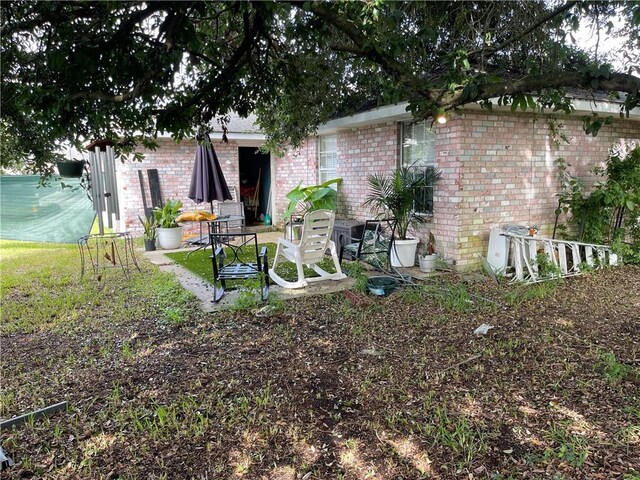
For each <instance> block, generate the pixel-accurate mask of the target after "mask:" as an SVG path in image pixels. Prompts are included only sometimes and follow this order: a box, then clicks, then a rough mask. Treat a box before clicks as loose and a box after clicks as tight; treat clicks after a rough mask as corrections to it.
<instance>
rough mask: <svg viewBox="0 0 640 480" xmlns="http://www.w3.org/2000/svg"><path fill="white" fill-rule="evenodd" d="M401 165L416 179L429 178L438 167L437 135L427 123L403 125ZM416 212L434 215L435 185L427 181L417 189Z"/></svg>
mask: <svg viewBox="0 0 640 480" xmlns="http://www.w3.org/2000/svg"><path fill="white" fill-rule="evenodd" d="M401 128H402V148H401V149H400V165H401V166H403V167H407V168H409V169H411V170H412V171H413V172H414V174H415V175H416V177H420V178H425V179H426V178H428V176H429V174H431V173H433V171H434V170H435V167H436V163H435V162H436V149H435V143H436V135H435V132H433V130H431V128H430V127H429V126H427V123H426V122H418V123H403V124H401ZM413 208H414V210H415V211H416V212H417V213H421V214H425V215H431V214H432V213H433V185H429V183H428V182H427V181H425V183H424V185H422V186H421V187H419V188H417V189H416V192H415V200H414V206H413Z"/></svg>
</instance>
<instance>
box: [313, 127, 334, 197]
mask: <svg viewBox="0 0 640 480" xmlns="http://www.w3.org/2000/svg"><path fill="white" fill-rule="evenodd" d="M337 173H338V136H337V135H323V136H321V137H320V145H319V149H318V180H319V182H318V183H324V182H326V181H327V180H332V179H334V178H337V176H338V175H337ZM332 186H333V187H334V188H336V187H335V185H332Z"/></svg>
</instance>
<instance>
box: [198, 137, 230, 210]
mask: <svg viewBox="0 0 640 480" xmlns="http://www.w3.org/2000/svg"><path fill="white" fill-rule="evenodd" d="M189 198H190V199H191V200H193V201H194V202H196V203H202V202H213V201H214V200H217V201H219V202H223V201H225V200H231V199H232V197H231V192H230V191H229V187H228V186H227V181H226V180H225V179H224V174H223V173H222V168H221V167H220V162H219V161H218V156H217V155H216V151H215V150H214V148H213V144H212V143H211V138H209V135H208V134H205V136H204V139H202V140H200V141H198V148H197V149H196V161H195V162H194V164H193V173H192V174H191V186H190V187H189Z"/></svg>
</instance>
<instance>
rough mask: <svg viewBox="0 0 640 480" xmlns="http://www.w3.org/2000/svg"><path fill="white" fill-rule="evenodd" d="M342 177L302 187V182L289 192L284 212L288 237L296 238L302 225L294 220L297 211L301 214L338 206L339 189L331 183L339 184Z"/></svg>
mask: <svg viewBox="0 0 640 480" xmlns="http://www.w3.org/2000/svg"><path fill="white" fill-rule="evenodd" d="M340 182H342V178H334V179H332V180H327V181H326V182H324V183H321V184H319V185H310V186H308V187H302V186H301V185H302V183H300V184H299V185H298V186H297V187H296V188H294V189H293V190H291V191H290V192H289V193H287V195H286V196H287V199H288V200H289V204H288V205H287V210H286V211H285V212H284V215H283V217H284V219H285V222H286V226H285V228H286V229H287V237H288V238H294V236H295V232H296V230H297V229H299V228H300V227H301V225H302V224H301V222H296V221H292V215H293V214H294V212H297V213H298V214H299V215H304V214H305V213H308V212H312V211H314V210H323V209H324V210H333V211H334V212H335V211H336V208H337V207H338V191H337V190H336V189H335V188H333V187H332V186H331V185H333V184H336V185H339V184H340Z"/></svg>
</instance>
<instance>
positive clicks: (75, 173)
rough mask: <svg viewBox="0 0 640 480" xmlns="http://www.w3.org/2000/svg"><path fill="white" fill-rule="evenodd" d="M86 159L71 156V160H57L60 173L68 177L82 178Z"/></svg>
mask: <svg viewBox="0 0 640 480" xmlns="http://www.w3.org/2000/svg"><path fill="white" fill-rule="evenodd" d="M85 163H86V162H85V161H84V160H78V159H75V158H70V159H69V160H58V161H56V167H58V175H60V176H61V177H66V178H80V177H82V174H83V172H84V166H85Z"/></svg>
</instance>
